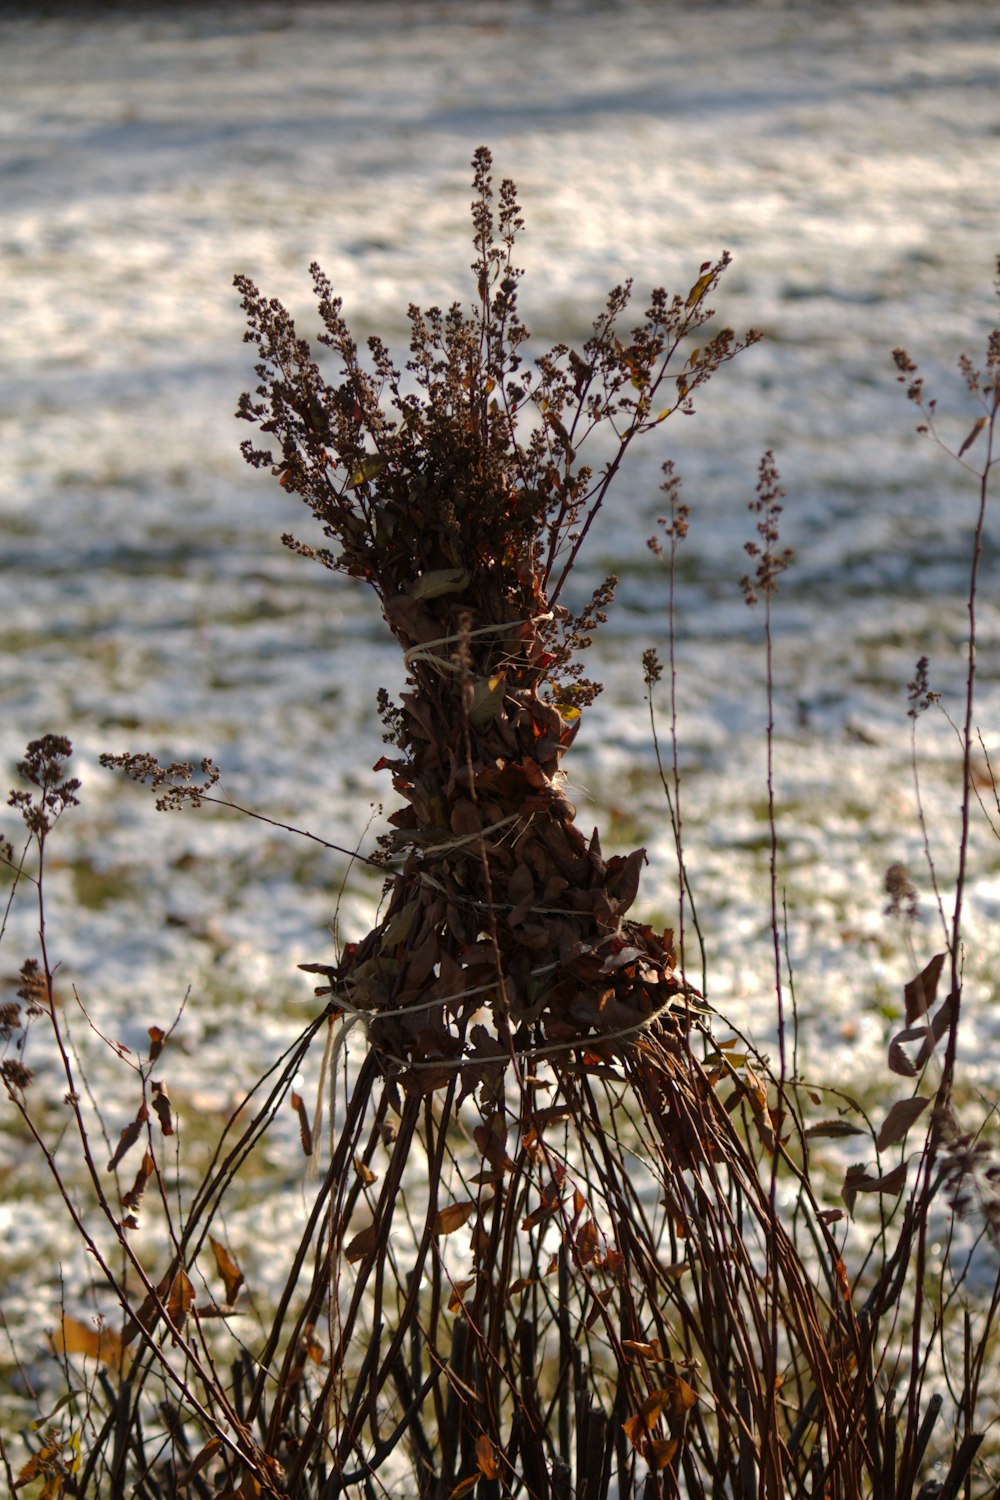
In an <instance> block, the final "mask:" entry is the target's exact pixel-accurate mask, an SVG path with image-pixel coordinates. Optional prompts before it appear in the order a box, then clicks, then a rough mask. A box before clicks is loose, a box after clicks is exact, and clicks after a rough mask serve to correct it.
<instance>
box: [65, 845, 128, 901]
mask: <svg viewBox="0 0 1000 1500" xmlns="http://www.w3.org/2000/svg"><path fill="white" fill-rule="evenodd" d="M69 868H70V870H71V871H72V875H73V894H74V896H75V897H76V900H77V901H78V903H79V904H80V906H82V907H83V908H84V910H85V911H103V910H104V908H105V907H107V906H111V905H113V904H114V902H116V901H123V900H125V899H126V898H127V897H128V896H129V895H130V894H131V892H132V890H133V888H134V886H135V872H134V871H133V870H132V869H131V868H130V867H129V866H128V865H117V866H111V867H110V868H109V869H102V868H101V867H100V866H99V865H95V864H94V863H93V862H92V861H91V860H89V859H87V858H85V857H83V856H80V857H78V858H77V859H74V860H73V861H72V862H71V863H70V866H69Z"/></svg>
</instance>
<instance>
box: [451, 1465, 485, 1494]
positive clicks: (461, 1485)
mask: <svg viewBox="0 0 1000 1500" xmlns="http://www.w3.org/2000/svg"><path fill="white" fill-rule="evenodd" d="M482 1477H483V1476H482V1475H481V1474H480V1473H479V1472H478V1470H477V1472H476V1473H475V1474H473V1476H472V1478H471V1479H460V1480H459V1481H458V1483H457V1484H456V1486H455V1488H454V1489H453V1490H452V1491H451V1492H450V1494H449V1495H448V1500H460V1497H461V1496H462V1495H467V1494H468V1493H469V1491H470V1490H471V1489H474V1488H475V1486H476V1485H477V1484H478V1483H479V1481H480V1479H481V1478H482Z"/></svg>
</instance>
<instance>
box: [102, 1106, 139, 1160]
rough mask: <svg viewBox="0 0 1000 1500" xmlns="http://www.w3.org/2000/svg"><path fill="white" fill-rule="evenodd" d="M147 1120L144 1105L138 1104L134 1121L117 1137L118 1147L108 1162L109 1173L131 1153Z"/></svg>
mask: <svg viewBox="0 0 1000 1500" xmlns="http://www.w3.org/2000/svg"><path fill="white" fill-rule="evenodd" d="M148 1119H149V1111H148V1110H147V1109H146V1106H145V1104H140V1106H139V1113H138V1114H137V1115H136V1117H135V1119H134V1120H132V1121H131V1123H130V1124H128V1125H126V1126H125V1129H124V1130H123V1131H122V1133H121V1135H120V1136H119V1137H118V1145H117V1146H116V1147H115V1152H114V1155H113V1156H112V1158H111V1160H110V1161H109V1162H108V1171H109V1172H113V1171H114V1170H115V1167H117V1165H118V1163H119V1162H120V1161H121V1159H122V1157H123V1156H125V1155H126V1154H127V1153H128V1152H129V1151H131V1149H132V1147H133V1146H134V1145H135V1143H136V1141H137V1140H138V1139H139V1137H140V1135H141V1134H142V1127H143V1126H144V1125H145V1123H146V1121H147V1120H148Z"/></svg>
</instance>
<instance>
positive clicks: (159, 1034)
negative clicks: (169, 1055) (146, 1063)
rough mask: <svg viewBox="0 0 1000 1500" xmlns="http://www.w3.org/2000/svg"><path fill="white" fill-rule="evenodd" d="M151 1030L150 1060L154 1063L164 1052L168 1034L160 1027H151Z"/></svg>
mask: <svg viewBox="0 0 1000 1500" xmlns="http://www.w3.org/2000/svg"><path fill="white" fill-rule="evenodd" d="M148 1030H149V1060H150V1062H151V1063H154V1062H155V1061H156V1059H157V1058H158V1057H159V1055H160V1053H161V1052H162V1051H163V1044H164V1042H165V1041H166V1039H167V1034H166V1032H165V1031H164V1030H163V1029H162V1027H160V1026H150V1027H149V1028H148Z"/></svg>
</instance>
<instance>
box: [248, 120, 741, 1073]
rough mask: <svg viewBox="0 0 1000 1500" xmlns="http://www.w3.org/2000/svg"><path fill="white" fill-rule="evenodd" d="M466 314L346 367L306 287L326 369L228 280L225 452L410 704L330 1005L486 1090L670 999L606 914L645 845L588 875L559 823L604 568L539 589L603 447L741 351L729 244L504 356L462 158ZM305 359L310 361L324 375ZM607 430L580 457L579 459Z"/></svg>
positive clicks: (485, 205)
mask: <svg viewBox="0 0 1000 1500" xmlns="http://www.w3.org/2000/svg"><path fill="white" fill-rule="evenodd" d="M473 170H474V194H475V196H474V201H473V205H472V220H473V241H474V248H475V258H474V260H473V264H472V270H473V274H474V278H475V288H476V296H475V301H474V303H473V306H472V309H471V310H470V311H466V310H464V309H463V308H462V306H461V305H460V304H458V303H456V304H454V305H453V306H451V307H450V308H448V310H447V311H442V310H441V309H439V308H431V309H429V310H427V311H421V310H420V309H418V308H416V307H411V308H410V309H409V321H410V330H411V333H410V350H409V358H408V360H407V361H406V363H405V366H404V367H403V369H400V368H399V367H398V366H397V365H396V364H395V363H394V362H393V359H392V358H391V356H390V354H389V351H388V350H387V348H386V347H385V345H384V344H383V342H382V341H381V340H380V339H379V338H376V337H373V338H370V339H369V340H368V347H367V358H363V357H362V355H361V353H360V352H359V349H358V346H357V344H356V343H355V341H354V339H353V337H352V335H351V333H350V330H349V327H348V324H347V322H346V320H345V317H344V314H343V309H342V304H341V301H340V299H339V298H338V297H336V296H335V295H334V292H333V288H332V285H331V283H330V281H329V280H328V278H327V277H326V276H325V275H324V273H323V272H322V271H321V270H320V269H319V267H318V266H313V268H312V275H313V283H314V288H315V292H316V296H317V299H318V303H319V312H320V317H321V320H322V332H321V333H320V334H319V342H320V344H321V345H323V346H324V347H325V350H326V351H327V352H328V354H329V355H332V356H333V357H334V358H335V360H336V362H337V365H338V367H339V370H338V375H337V378H336V379H334V380H329V379H328V378H327V376H326V374H325V373H324V368H323V367H321V364H320V362H319V361H318V360H317V359H316V358H315V357H314V356H313V353H312V351H311V349H310V347H309V345H308V344H307V343H306V341H305V340H304V339H303V338H301V337H300V335H299V334H298V332H297V330H296V328H295V326H294V324H293V322H292V319H291V317H290V316H289V314H288V312H287V311H286V310H285V308H284V307H283V306H282V305H281V303H279V302H277V301H275V300H273V299H267V298H265V297H264V296H262V294H261V293H260V292H259V291H258V290H257V288H256V287H255V286H254V285H253V283H252V282H251V281H249V280H248V279H247V278H246V277H238V278H237V283H236V284H237V287H238V289H239V290H240V292H241V294H242V299H243V307H244V310H245V312H246V316H247V321H248V325H249V326H248V331H247V333H246V334H245V338H246V339H247V341H248V342H250V343H251V344H252V345H254V347H255V349H256V351H257V355H258V362H257V367H256V368H257V375H258V381H259V383H258V385H257V387H256V390H255V391H254V392H253V393H252V394H246V395H244V396H243V397H242V399H241V401H240V405H239V415H240V416H241V417H243V418H245V419H246V420H247V421H249V422H251V423H253V424H254V425H255V426H256V427H257V428H258V430H259V431H260V433H261V434H262V435H263V436H264V438H265V439H266V440H267V441H268V443H269V446H267V447H257V446H255V445H254V444H253V443H251V442H249V441H248V442H246V443H245V444H244V445H243V448H244V453H245V456H246V458H247V460H248V462H250V463H251V464H252V465H254V466H255V467H258V468H260V467H264V468H270V469H271V471H272V472H273V473H274V474H275V476H276V477H278V478H279V480H280V483H281V484H282V486H283V487H284V488H285V489H286V490H288V491H289V492H291V493H293V494H297V495H299V496H300V497H301V498H302V499H303V500H304V501H305V503H306V504H307V505H308V507H309V508H310V510H311V511H312V513H313V515H314V516H315V517H316V519H317V520H318V521H319V523H320V525H321V526H322V529H323V532H324V534H325V537H326V539H327V544H326V545H323V546H319V547H312V546H309V545H306V544H305V543H302V542H299V541H297V540H296V539H295V538H293V537H286V539H285V540H286V543H287V544H288V545H289V546H291V547H292V548H293V549H295V550H296V551H299V552H302V553H305V554H307V555H309V556H312V557H315V558H317V559H318V560H319V561H320V562H322V563H323V564H324V565H325V566H326V567H328V568H331V569H332V570H334V571H336V572H340V573H344V574H346V575H348V576H350V577H352V578H358V579H363V580H365V581H366V582H368V583H369V584H370V585H371V586H372V588H373V589H374V591H375V593H376V595H377V597H378V599H379V602H380V604H381V608H382V612H383V614H384V617H385V620H386V622H387V624H388V625H389V628H390V629H391V631H392V632H393V634H394V635H395V637H396V639H397V640H398V641H399V643H400V645H401V647H402V649H403V651H404V653H405V660H406V667H407V674H408V683H407V689H406V691H405V692H404V694H403V695H402V698H401V701H400V703H399V704H398V705H397V706H392V707H390V706H389V705H388V703H387V702H383V704H382V716H383V720H384V721H385V722H387V723H388V725H389V727H390V738H391V739H392V740H393V742H394V753H390V754H389V755H388V756H385V757H383V758H382V760H381V761H380V762H379V767H380V768H384V769H386V770H388V771H389V772H390V774H391V775H392V779H393V784H394V786H395V788H396V791H397V792H398V793H399V794H400V795H401V796H402V798H403V799H404V804H405V805H404V806H403V808H402V809H401V810H400V811H399V812H397V813H395V814H394V815H393V816H392V818H391V819H390V822H391V824H392V825H393V826H392V832H391V833H390V834H389V835H388V836H387V837H386V839H385V840H384V844H385V847H386V850H387V853H388V854H391V855H392V856H394V857H395V858H397V859H399V860H401V862H402V863H401V867H399V866H398V865H397V867H396V871H395V874H394V877H393V881H392V888H391V894H390V900H389V902H388V905H387V908H386V910H385V914H384V916H383V918H382V920H381V921H380V923H379V925H378V926H377V928H376V929H375V930H374V931H373V932H372V933H371V934H370V935H369V937H368V938H367V939H366V940H365V941H364V942H363V943H361V944H359V945H357V946H355V947H352V948H351V949H349V950H348V952H347V953H346V954H345V955H344V957H343V959H342V961H341V962H340V964H339V965H336V966H334V965H315V966H312V967H314V968H316V969H319V970H320V971H321V972H325V973H326V974H327V976H328V977H329V979H330V981H331V983H330V988H331V990H332V992H333V994H334V996H335V997H336V1003H338V1004H343V1005H345V1006H350V1007H353V1008H354V1009H359V1010H362V1011H365V1012H367V1013H369V1014H370V1015H371V1016H372V1017H373V1018H374V1019H375V1024H374V1025H373V1026H372V1027H371V1035H372V1037H373V1039H374V1040H375V1041H376V1043H377V1045H378V1046H379V1048H380V1049H381V1050H382V1051H383V1053H384V1055H385V1056H386V1058H387V1060H390V1061H391V1060H394V1061H395V1063H396V1064H397V1065H398V1067H399V1068H401V1069H404V1070H405V1071H406V1073H407V1079H408V1081H409V1082H413V1083H416V1084H417V1085H418V1086H419V1088H420V1090H421V1091H423V1090H425V1089H427V1088H433V1087H437V1086H439V1085H440V1083H441V1082H442V1080H443V1079H445V1078H446V1077H447V1076H449V1073H450V1071H451V1070H452V1069H454V1067H455V1066H456V1065H457V1064H458V1062H460V1061H462V1060H466V1061H468V1060H469V1059H470V1058H471V1059H473V1061H474V1062H475V1063H478V1062H480V1061H481V1066H480V1067H475V1066H474V1067H473V1069H472V1073H471V1075H467V1077H466V1080H465V1081H466V1082H468V1080H469V1077H471V1078H473V1079H478V1080H480V1081H483V1082H488V1081H489V1079H490V1078H491V1076H493V1074H495V1073H496V1072H497V1071H502V1067H503V1063H502V1059H503V1058H505V1057H507V1056H508V1055H510V1053H511V1049H512V1048H517V1049H518V1050H527V1051H531V1050H536V1051H537V1050H540V1049H544V1048H547V1047H548V1048H551V1047H553V1046H555V1045H558V1044H569V1043H572V1042H577V1041H579V1040H580V1039H587V1038H591V1039H594V1040H600V1038H601V1037H602V1036H608V1035H610V1034H612V1033H615V1034H617V1033H619V1032H622V1031H624V1030H627V1029H628V1028H633V1029H634V1028H635V1027H636V1026H638V1025H639V1024H641V1023H643V1022H644V1021H645V1020H646V1019H647V1018H648V1017H649V1016H650V1015H651V1014H652V1013H653V1012H655V1011H660V1010H661V1009H663V1008H664V1007H665V1006H667V1005H668V1003H669V1002H670V1000H671V998H672V997H673V996H675V995H676V994H677V993H678V992H679V982H678V981H677V979H676V978H675V977H674V974H673V955H672V952H671V947H670V939H669V935H667V936H666V937H664V936H662V935H658V934H654V933H653V932H651V931H650V930H649V929H647V928H644V927H635V926H632V925H629V924H628V923H627V922H626V920H625V914H626V912H627V911H628V909H629V907H630V905H631V903H632V901H633V899H634V897H635V895H636V891H637V887H638V880H639V870H640V866H641V864H642V862H643V852H642V851H641V850H637V851H635V852H634V853H633V854H631V855H629V856H628V857H627V858H625V857H622V856H616V857H614V858H612V859H610V860H607V861H605V860H604V858H603V857H602V854H601V850H600V843H599V840H598V838H597V836H596V833H595V835H594V837H593V838H591V839H589V840H587V839H585V838H584V837H583V835H582V834H581V833H580V831H579V830H578V829H577V827H576V825H575V822H574V817H575V811H574V808H573V806H572V804H571V803H570V802H569V801H568V799H567V797H566V796H565V793H564V792H563V790H562V788H561V785H560V780H561V778H560V772H559V764H560V759H561V757H562V755H563V754H564V752H565V751H566V749H567V748H568V747H569V745H570V743H571V742H572V739H573V736H574V735H575V733H576V730H577V728H578V727H579V716H580V712H581V709H582V708H584V707H585V706H586V705H587V704H588V703H589V702H590V701H591V699H592V698H593V696H594V695H595V693H596V692H597V691H599V685H598V684H596V683H593V682H590V681H587V680H586V679H585V678H584V677H583V661H582V659H581V654H582V653H583V652H584V651H585V650H586V648H587V646H588V645H589V644H590V640H591V636H592V633H593V630H594V629H595V628H596V627H597V626H598V625H599V624H600V623H601V622H602V621H603V619H604V618H605V614H606V610H607V607H608V605H609V604H610V602H611V597H612V595H613V592H614V584H615V581H616V580H614V579H608V580H607V581H606V582H605V583H604V584H603V585H601V586H600V587H599V588H598V589H597V590H596V592H595V593H594V595H593V597H592V598H591V600H590V602H589V603H588V604H586V605H585V606H584V608H583V609H582V610H580V611H579V613H577V614H575V615H574V614H571V613H570V611H569V610H568V609H567V608H566V607H565V605H564V604H562V603H561V602H560V600H561V599H562V596H563V594H564V590H565V586H566V583H567V580H568V578H569V576H570V574H571V571H572V569H573V567H574V565H575V563H576V561H577V559H578V556H579V553H580V548H581V546H582V544H583V542H584V540H585V538H586V536H587V533H588V531H589V530H590V527H591V525H592V523H593V521H594V519H595V517H596V515H597V514H598V512H599V510H600V508H601V506H602V505H603V503H604V501H605V498H606V496H607V494H608V491H609V488H610V486H611V484H612V482H613V480H614V478H615V475H616V473H617V472H618V469H619V467H620V465H621V462H622V459H623V458H624V455H625V453H626V451H627V449H628V448H629V446H630V445H631V443H632V442H633V440H634V439H635V438H636V437H638V436H639V435H640V434H644V433H647V432H649V431H650V430H651V429H652V428H654V427H655V426H657V425H658V424H659V423H661V422H662V421H664V420H665V418H666V417H668V416H670V415H671V414H673V413H675V412H682V413H686V412H690V411H691V410H692V409H693V408H692V401H693V397H694V394H695V392H696V391H697V390H698V388H699V387H700V386H701V385H702V384H704V382H705V381H706V380H707V379H708V378H709V377H710V376H711V375H712V374H713V373H714V371H715V370H717V369H718V367H719V366H720V365H721V364H723V363H724V362H725V361H727V360H729V359H731V358H732V357H733V356H734V355H735V354H736V352H737V351H738V350H739V349H740V348H742V347H744V345H745V344H746V343H747V342H748V341H749V340H752V339H753V338H754V337H755V335H753V334H749V335H747V336H746V338H744V339H738V338H737V337H736V336H735V335H734V334H733V332H732V331H731V330H730V329H727V328H722V329H712V327H711V319H712V312H711V309H710V308H709V306H708V305H707V300H706V299H707V298H708V297H709V295H710V293H711V292H712V290H713V289H714V287H715V286H716V284H717V282H718V279H719V277H720V275H721V273H722V271H723V270H724V268H725V266H726V264H727V261H728V257H727V256H723V257H722V259H720V260H719V261H718V262H716V263H714V264H712V263H706V264H704V265H703V266H702V267H701V268H700V271H699V274H698V277H697V279H696V281H695V283H694V285H693V286H692V287H691V288H690V290H689V291H688V292H687V293H685V294H683V295H676V296H673V297H670V296H668V294H667V293H666V292H665V291H664V290H662V289H660V290H657V291H655V292H654V293H653V294H652V297H651V299H650V303H649V306H648V308H647V310H646V314H645V317H644V319H643V320H642V321H641V322H639V323H638V324H637V325H636V326H634V327H632V328H631V329H630V330H627V331H626V330H625V329H624V328H623V326H622V325H623V319H624V316H625V313H626V309H627V307H628V304H629V301H630V295H631V286H630V284H626V285H624V286H619V287H616V288H615V289H614V290H613V291H612V292H611V293H610V295H609V297H608V299H607V303H606V305H605V307H604V308H603V309H602V311H601V312H600V314H599V315H598V317H597V318H596V319H595V321H594V324H593V331H592V333H591V335H590V336H589V338H588V339H587V340H586V341H585V342H584V343H583V345H582V347H581V348H580V349H575V348H571V347H570V346H569V345H567V344H557V345H556V346H555V348H553V349H551V350H550V351H549V352H548V353H545V354H543V355H541V356H540V357H538V358H536V359H534V360H533V361H528V360H527V359H526V358H525V350H524V346H525V344H526V341H527V339H528V333H527V330H526V329H525V327H524V325H523V323H522V322H521V319H520V315H519V312H518V300H517V293H518V284H519V280H520V277H521V272H520V270H519V269H518V267H517V266H516V265H515V262H514V250H515V242H516V237H517V234H518V232H519V230H520V229H521V228H522V221H521V217H520V209H519V207H518V203H517V198H516V189H515V187H514V184H513V183H511V182H509V181H504V182H503V183H501V184H500V187H499V189H498V190H496V191H495V189H494V184H493V178H492V161H491V157H490V154H489V152H488V151H487V150H486V149H485V148H481V149H480V150H479V151H477V152H476V155H475V157H474V160H473ZM325 363H326V361H324V366H325ZM598 428H602V429H605V430H606V432H607V434H608V435H609V436H610V437H611V438H612V443H611V446H610V453H611V457H610V459H609V460H608V461H607V462H605V463H604V464H603V466H602V467H600V468H599V469H598V470H594V469H593V468H591V467H590V466H589V465H587V464H586V463H585V462H583V461H582V459H581V457H580V454H581V451H582V449H583V447H584V445H585V443H586V442H587V440H588V438H590V437H591V435H592V434H593V433H594V432H595V430H596V429H598Z"/></svg>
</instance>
